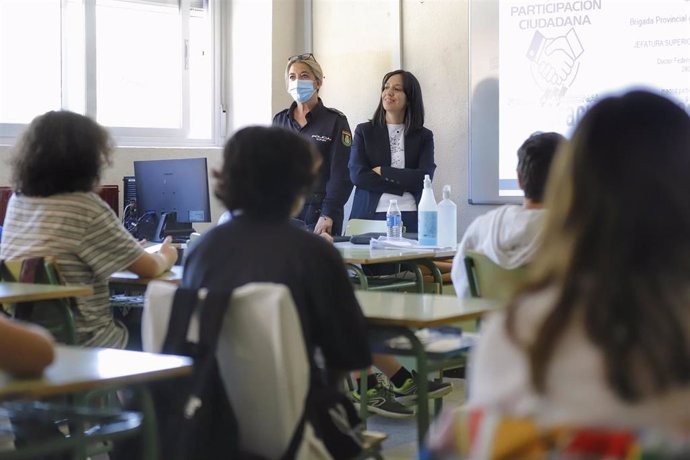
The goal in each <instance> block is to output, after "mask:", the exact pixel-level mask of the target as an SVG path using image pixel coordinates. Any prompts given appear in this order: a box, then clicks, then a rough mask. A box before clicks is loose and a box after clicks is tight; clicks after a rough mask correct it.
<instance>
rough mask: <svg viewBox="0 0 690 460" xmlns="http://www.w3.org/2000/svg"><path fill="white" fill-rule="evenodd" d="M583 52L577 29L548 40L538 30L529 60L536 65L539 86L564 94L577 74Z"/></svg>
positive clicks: (536, 77)
mask: <svg viewBox="0 0 690 460" xmlns="http://www.w3.org/2000/svg"><path fill="white" fill-rule="evenodd" d="M583 51H584V50H583V48H582V44H581V43H580V39H579V38H578V36H577V33H576V32H575V29H570V30H569V31H568V33H566V34H565V35H561V36H558V37H555V38H546V37H545V36H544V35H542V33H541V32H539V31H538V30H536V31H535V32H534V36H533V37H532V43H531V44H530V47H529V50H528V51H527V58H528V59H529V60H531V61H532V62H533V63H534V65H533V74H534V77H535V79H536V80H537V83H538V84H539V86H541V87H542V88H543V89H549V88H551V89H553V88H560V90H561V91H562V92H564V91H565V89H566V87H568V86H570V84H571V83H572V82H573V79H574V78H575V75H576V74H577V69H578V67H579V65H578V63H577V62H576V61H577V59H578V58H579V57H580V55H581V54H582V52H583Z"/></svg>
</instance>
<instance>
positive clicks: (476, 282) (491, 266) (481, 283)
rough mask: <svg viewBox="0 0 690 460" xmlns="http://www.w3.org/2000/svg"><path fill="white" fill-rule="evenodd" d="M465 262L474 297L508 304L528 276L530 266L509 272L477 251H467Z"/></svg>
mask: <svg viewBox="0 0 690 460" xmlns="http://www.w3.org/2000/svg"><path fill="white" fill-rule="evenodd" d="M464 262H465V269H466V272H467V280H468V282H469V287H470V294H471V296H472V297H486V298H490V299H497V300H500V301H502V302H508V301H510V299H511V298H512V296H513V294H514V293H515V292H516V290H517V289H518V287H519V286H520V285H521V284H522V283H523V282H524V280H525V278H526V276H527V270H528V265H523V266H521V267H517V268H514V269H512V270H509V269H506V268H503V267H501V266H499V265H498V264H496V263H495V262H494V261H492V260H491V259H489V258H488V257H487V256H485V255H484V254H482V253H480V252H476V251H467V254H466V255H465V260H464Z"/></svg>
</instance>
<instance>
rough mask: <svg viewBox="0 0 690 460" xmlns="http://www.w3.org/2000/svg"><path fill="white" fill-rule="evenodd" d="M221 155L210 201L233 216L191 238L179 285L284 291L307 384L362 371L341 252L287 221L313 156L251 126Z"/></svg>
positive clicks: (361, 342)
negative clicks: (298, 333) (268, 286)
mask: <svg viewBox="0 0 690 460" xmlns="http://www.w3.org/2000/svg"><path fill="white" fill-rule="evenodd" d="M223 157H224V162H223V167H222V170H221V171H220V172H218V173H216V176H217V178H218V184H217V186H216V196H217V197H218V198H220V199H221V201H223V204H224V205H225V206H226V208H227V209H229V210H230V211H231V212H232V215H233V217H232V219H231V220H230V221H229V222H226V223H224V224H223V225H218V226H216V227H214V228H212V229H210V230H209V231H207V232H205V233H204V234H203V235H202V236H201V237H200V238H198V240H197V242H196V244H195V246H194V247H193V248H192V250H191V251H190V253H189V255H188V257H187V259H186V262H185V266H184V278H183V281H182V286H183V287H186V288H194V289H198V288H201V287H204V288H208V289H223V290H227V289H231V288H236V287H239V286H242V285H245V284H247V283H252V282H273V283H280V284H283V285H285V286H287V287H288V289H289V290H290V292H291V294H292V298H293V300H294V302H295V305H296V307H297V310H298V314H299V317H300V320H301V324H302V328H303V333H304V341H305V344H306V347H307V351H308V355H309V360H310V363H311V376H310V377H311V386H312V387H315V386H321V387H322V388H323V387H324V386H335V385H336V384H339V383H340V382H341V381H342V377H343V376H344V373H346V372H348V371H351V370H354V369H362V368H364V367H367V366H368V365H369V364H370V363H371V354H370V351H369V341H368V336H367V326H366V323H365V319H364V315H363V314H362V311H361V309H360V306H359V304H358V303H357V299H356V298H355V294H354V291H353V289H352V286H351V285H350V281H349V279H348V277H347V272H346V270H345V263H344V262H343V260H342V258H341V257H340V254H339V253H338V251H337V250H336V249H335V248H334V247H333V246H332V245H331V244H328V243H327V242H326V241H324V239H323V238H321V237H319V236H317V235H315V234H313V233H311V232H307V231H304V230H303V229H301V228H298V227H296V226H295V225H293V224H292V223H291V222H290V217H291V216H294V215H296V214H297V213H298V212H299V211H300V210H301V209H302V205H303V203H304V199H305V197H306V196H307V194H308V193H309V190H310V188H311V186H312V184H313V183H314V181H315V180H316V177H317V171H318V170H319V166H320V161H321V160H320V159H319V158H320V156H319V154H318V151H317V150H316V149H315V148H314V147H313V146H312V145H311V144H310V143H309V141H307V140H306V139H303V138H302V137H300V136H299V135H297V134H294V133H291V132H290V131H288V130H285V129H282V128H275V127H274V128H265V127H250V128H245V129H242V130H240V131H238V132H236V133H235V134H234V135H233V137H232V138H231V139H230V140H229V141H228V142H227V144H226V145H225V149H224V152H223ZM317 350H318V351H317ZM318 356H321V357H322V358H321V359H319V358H318ZM320 361H322V364H321V363H320ZM317 363H319V364H317ZM322 365H323V366H325V370H326V371H327V372H326V374H328V375H332V376H338V377H339V378H337V379H333V378H331V379H328V378H324V377H325V376H324V375H323V374H324V372H322V371H321V366H322ZM257 397H261V395H257ZM317 431H318V427H317Z"/></svg>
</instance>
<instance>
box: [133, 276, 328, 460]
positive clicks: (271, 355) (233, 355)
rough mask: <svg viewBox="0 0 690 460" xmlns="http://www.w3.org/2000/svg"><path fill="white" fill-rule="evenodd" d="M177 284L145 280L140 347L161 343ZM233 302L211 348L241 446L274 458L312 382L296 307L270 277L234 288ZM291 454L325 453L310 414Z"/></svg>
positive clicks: (154, 348) (194, 330)
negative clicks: (269, 279) (238, 432)
mask: <svg viewBox="0 0 690 460" xmlns="http://www.w3.org/2000/svg"><path fill="white" fill-rule="evenodd" d="M176 290H177V287H176V286H174V285H171V284H169V283H164V282H157V281H153V282H151V283H150V284H149V286H148V289H147V290H146V300H145V308H144V315H143V318H142V339H143V345H144V351H148V352H160V350H161V349H162V346H163V341H164V339H165V336H166V333H167V328H168V322H169V319H170V312H171V308H172V303H173V299H174V296H175V291H176ZM231 303H232V306H231V308H228V310H227V313H226V314H225V317H224V320H223V325H222V329H221V332H220V336H219V339H218V346H217V350H216V353H217V356H218V357H219V359H218V367H219V373H220V376H221V379H222V380H223V385H224V387H225V391H226V394H227V395H228V399H229V402H230V404H231V406H232V409H233V411H234V415H235V418H236V419H237V421H238V422H239V425H240V438H239V442H240V446H241V448H242V450H243V451H246V452H250V453H252V454H255V455H261V456H263V457H265V458H279V457H280V456H281V455H282V453H283V452H284V451H285V450H286V449H287V447H288V445H289V443H290V441H291V439H292V436H293V433H294V431H295V428H296V427H297V425H298V423H299V422H300V420H301V417H302V413H303V411H304V407H305V401H306V397H307V392H308V389H309V362H308V360H307V351H306V346H305V344H304V339H303V335H302V329H301V323H300V321H299V317H298V315H297V310H296V308H295V306H294V302H293V300H292V296H291V295H290V291H289V290H288V289H287V288H286V287H285V286H283V285H280V284H273V283H250V284H247V285H245V286H242V287H240V288H237V289H235V291H234V292H233V295H232V300H231ZM198 328H199V325H198V320H197V319H196V318H195V317H193V318H192V324H191V325H190V329H189V331H188V335H187V337H188V340H190V341H192V342H196V341H198V334H199V331H198ZM238 369H239V370H241V371H239V372H238ZM257 394H259V395H261V397H260V398H257V397H256V395H257ZM296 458H298V459H302V458H304V459H306V458H309V459H312V458H313V459H315V460H318V459H328V458H330V455H329V454H328V452H327V451H326V450H325V447H324V445H323V443H322V442H321V440H320V439H318V438H317V437H316V436H315V435H314V431H313V428H312V427H311V424H310V423H308V422H307V423H306V424H305V427H304V434H303V438H302V442H301V443H300V446H299V448H298V449H297V456H296Z"/></svg>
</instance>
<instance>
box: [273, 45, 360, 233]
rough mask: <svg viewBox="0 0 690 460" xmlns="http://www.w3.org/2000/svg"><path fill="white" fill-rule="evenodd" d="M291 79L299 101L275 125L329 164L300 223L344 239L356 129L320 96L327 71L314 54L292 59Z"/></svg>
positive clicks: (289, 84)
mask: <svg viewBox="0 0 690 460" xmlns="http://www.w3.org/2000/svg"><path fill="white" fill-rule="evenodd" d="M285 80H286V83H287V89H288V93H289V94H290V96H292V98H293V99H294V100H295V102H293V103H292V105H290V107H289V108H287V109H285V110H283V111H281V112H278V113H277V114H276V115H275V116H274V117H273V125H274V126H280V127H283V128H287V129H289V130H291V131H294V132H296V133H298V134H300V135H301V136H303V137H305V138H306V139H308V140H309V141H310V142H312V143H313V144H314V145H316V147H317V149H318V151H319V153H320V154H321V156H322V159H323V161H322V163H321V168H320V170H319V177H318V179H317V182H316V184H315V186H314V188H313V190H312V193H311V194H310V195H309V196H307V198H306V202H305V203H304V208H303V209H302V211H301V213H300V214H299V215H298V216H297V218H298V219H300V220H303V221H304V222H305V223H306V224H307V226H309V228H313V229H314V233H317V234H322V233H328V234H330V235H340V234H341V232H342V226H343V206H344V205H345V202H346V201H347V199H348V198H349V197H350V192H352V182H350V174H349V170H348V166H347V165H348V162H349V159H350V145H352V133H351V132H350V125H349V124H348V122H347V118H346V117H345V115H343V114H342V113H341V112H339V111H338V110H336V109H331V108H329V107H325V106H324V105H323V102H322V101H321V98H320V97H319V89H320V88H321V85H322V84H323V71H322V70H321V66H320V65H319V63H318V62H316V59H315V58H314V55H313V54H311V53H308V54H298V55H296V56H292V57H290V58H289V59H288V63H287V66H286V67H285Z"/></svg>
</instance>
